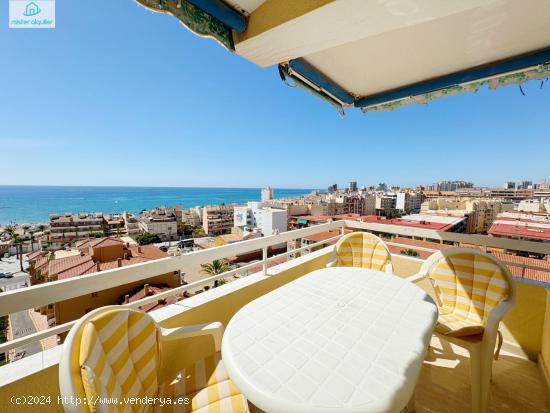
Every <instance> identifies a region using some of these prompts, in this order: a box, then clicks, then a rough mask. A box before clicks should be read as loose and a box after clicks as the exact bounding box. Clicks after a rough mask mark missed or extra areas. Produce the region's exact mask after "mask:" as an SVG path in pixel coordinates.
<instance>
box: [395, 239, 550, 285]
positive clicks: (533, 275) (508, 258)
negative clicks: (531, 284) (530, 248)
mask: <svg viewBox="0 0 550 413" xmlns="http://www.w3.org/2000/svg"><path fill="white" fill-rule="evenodd" d="M391 242H395V243H399V244H406V245H410V246H411V247H412V248H411V249H414V247H415V246H416V247H424V248H431V249H434V250H442V249H447V248H452V245H447V244H440V243H438V242H429V241H420V240H413V239H410V238H401V237H397V238H394V239H392V240H391ZM470 247H474V248H479V247H476V246H473V245H472V246H470ZM388 248H389V250H390V251H391V252H392V253H394V254H399V253H400V252H401V250H404V249H407V248H406V247H398V246H394V245H388ZM415 251H416V252H417V253H418V258H421V259H426V258H428V257H429V256H430V255H432V254H433V253H432V252H429V251H422V250H418V249H416V250H415ZM488 253H490V254H491V255H494V256H495V258H497V259H499V260H501V261H502V262H504V263H505V264H506V266H507V267H508V269H509V270H510V272H511V273H512V275H513V276H514V277H518V278H524V279H529V280H534V281H540V282H544V283H550V261H548V260H540V259H537V258H528V257H521V256H519V255H512V254H506V253H504V252H500V251H498V250H496V249H488ZM509 263H514V264H519V265H521V264H525V265H531V266H534V267H541V268H544V269H548V270H547V271H545V270H544V269H542V270H537V269H532V268H525V269H523V268H521V267H518V266H516V265H510V264H509Z"/></svg>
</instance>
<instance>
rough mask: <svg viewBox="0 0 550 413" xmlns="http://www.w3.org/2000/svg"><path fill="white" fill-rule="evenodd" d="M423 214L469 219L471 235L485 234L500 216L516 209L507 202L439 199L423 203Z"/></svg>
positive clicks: (468, 224)
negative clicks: (450, 215) (447, 215)
mask: <svg viewBox="0 0 550 413" xmlns="http://www.w3.org/2000/svg"><path fill="white" fill-rule="evenodd" d="M420 209H421V212H422V213H426V214H452V215H456V216H464V217H467V218H468V223H467V227H466V232H467V233H469V234H475V233H478V234H480V233H485V232H487V230H488V229H489V227H490V226H491V224H492V222H493V221H494V219H495V218H496V216H497V215H498V214H500V213H501V212H504V211H510V210H513V209H514V204H513V203H512V202H510V201H507V200H496V199H485V198H479V199H469V198H438V199H430V200H427V201H425V202H423V203H422V205H421V208H420Z"/></svg>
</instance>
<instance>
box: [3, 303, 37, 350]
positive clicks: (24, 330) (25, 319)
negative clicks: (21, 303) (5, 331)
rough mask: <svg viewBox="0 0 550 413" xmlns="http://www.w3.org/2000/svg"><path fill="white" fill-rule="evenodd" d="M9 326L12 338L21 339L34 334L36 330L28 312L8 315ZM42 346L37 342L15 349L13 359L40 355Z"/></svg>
mask: <svg viewBox="0 0 550 413" xmlns="http://www.w3.org/2000/svg"><path fill="white" fill-rule="evenodd" d="M10 326H11V329H12V332H13V338H14V339H16V338H21V337H24V336H26V335H29V334H31V333H35V332H36V328H35V327H34V324H33V322H32V320H31V318H30V316H29V310H24V311H19V312H18V313H14V314H10ZM41 351H42V346H41V345H40V342H39V341H35V342H34V343H29V344H26V345H24V346H21V347H18V348H17V349H16V356H15V359H18V358H22V357H27V356H30V355H31V354H36V353H40V352H41Z"/></svg>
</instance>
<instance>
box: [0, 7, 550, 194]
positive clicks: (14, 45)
mask: <svg viewBox="0 0 550 413" xmlns="http://www.w3.org/2000/svg"><path fill="white" fill-rule="evenodd" d="M56 9H57V19H56V24H57V28H56V29H53V30H13V29H12V30H9V29H8V17H7V13H8V2H7V1H3V2H1V4H0V22H1V23H0V55H1V64H0V99H1V110H0V154H1V165H2V174H0V184H39V185H56V184H57V185H133V186H150V185H151V186H224V187H259V186H264V185H268V184H270V185H272V186H275V187H291V188H300V187H302V188H317V187H319V188H324V187H326V186H327V185H328V184H331V183H333V182H336V183H338V184H346V183H347V182H348V181H350V180H352V179H353V180H357V181H358V183H359V184H360V185H363V184H367V185H368V184H375V183H377V182H380V181H384V182H387V183H391V184H398V185H411V186H412V185H417V184H427V183H431V182H433V181H436V180H445V179H464V180H471V181H473V182H474V183H476V184H478V185H501V184H502V182H503V181H505V180H522V179H530V180H534V181H538V180H541V179H544V178H550V161H549V159H550V155H549V154H550V134H549V129H550V123H549V116H548V113H549V112H548V111H549V108H550V83H547V84H546V85H545V87H544V88H543V89H542V90H539V86H540V82H532V83H530V84H527V85H525V86H524V90H525V91H526V93H527V96H522V95H521V93H520V92H519V89H518V87H517V86H510V87H507V88H504V89H501V90H497V91H487V90H483V91H480V92H478V93H477V94H467V95H462V96H455V97H451V98H445V99H441V100H439V101H436V102H433V103H431V104H430V105H428V106H414V107H408V108H404V109H400V110H397V111H393V112H386V113H373V114H368V115H364V114H362V113H360V112H359V111H354V110H352V111H348V113H347V115H346V117H345V119H340V118H339V117H338V115H337V113H336V112H335V110H334V109H333V108H332V107H331V106H330V105H328V104H326V103H324V102H323V101H321V100H319V99H317V98H315V97H313V96H311V95H309V94H308V93H306V92H304V91H302V90H298V89H291V88H288V87H286V86H285V85H283V84H282V83H281V81H280V79H279V77H278V74H277V72H276V69H275V68H269V69H261V68H258V67H256V66H254V65H253V64H252V63H249V62H247V61H245V60H244V59H242V58H240V57H239V56H237V55H233V54H231V53H228V52H227V51H226V50H224V49H223V48H222V47H221V46H219V45H218V44H217V43H215V42H214V41H212V40H208V39H202V38H199V37H196V36H194V35H193V34H191V33H190V32H188V31H187V30H186V29H185V28H184V27H183V26H181V25H180V24H179V23H178V21H177V20H176V19H175V18H173V17H170V16H166V15H160V14H154V13H151V12H149V11H147V10H145V9H143V8H142V7H140V6H139V5H137V4H136V3H134V2H133V1H131V0H78V1H76V0H57V7H56ZM405 67H406V66H404V69H405Z"/></svg>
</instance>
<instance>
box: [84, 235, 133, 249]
mask: <svg viewBox="0 0 550 413" xmlns="http://www.w3.org/2000/svg"><path fill="white" fill-rule="evenodd" d="M121 244H124V242H123V241H122V240H121V239H120V238H116V237H102V238H90V239H85V240H80V241H77V242H76V244H75V245H76V247H77V248H79V249H82V248H89V247H92V248H98V247H108V246H111V245H121Z"/></svg>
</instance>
